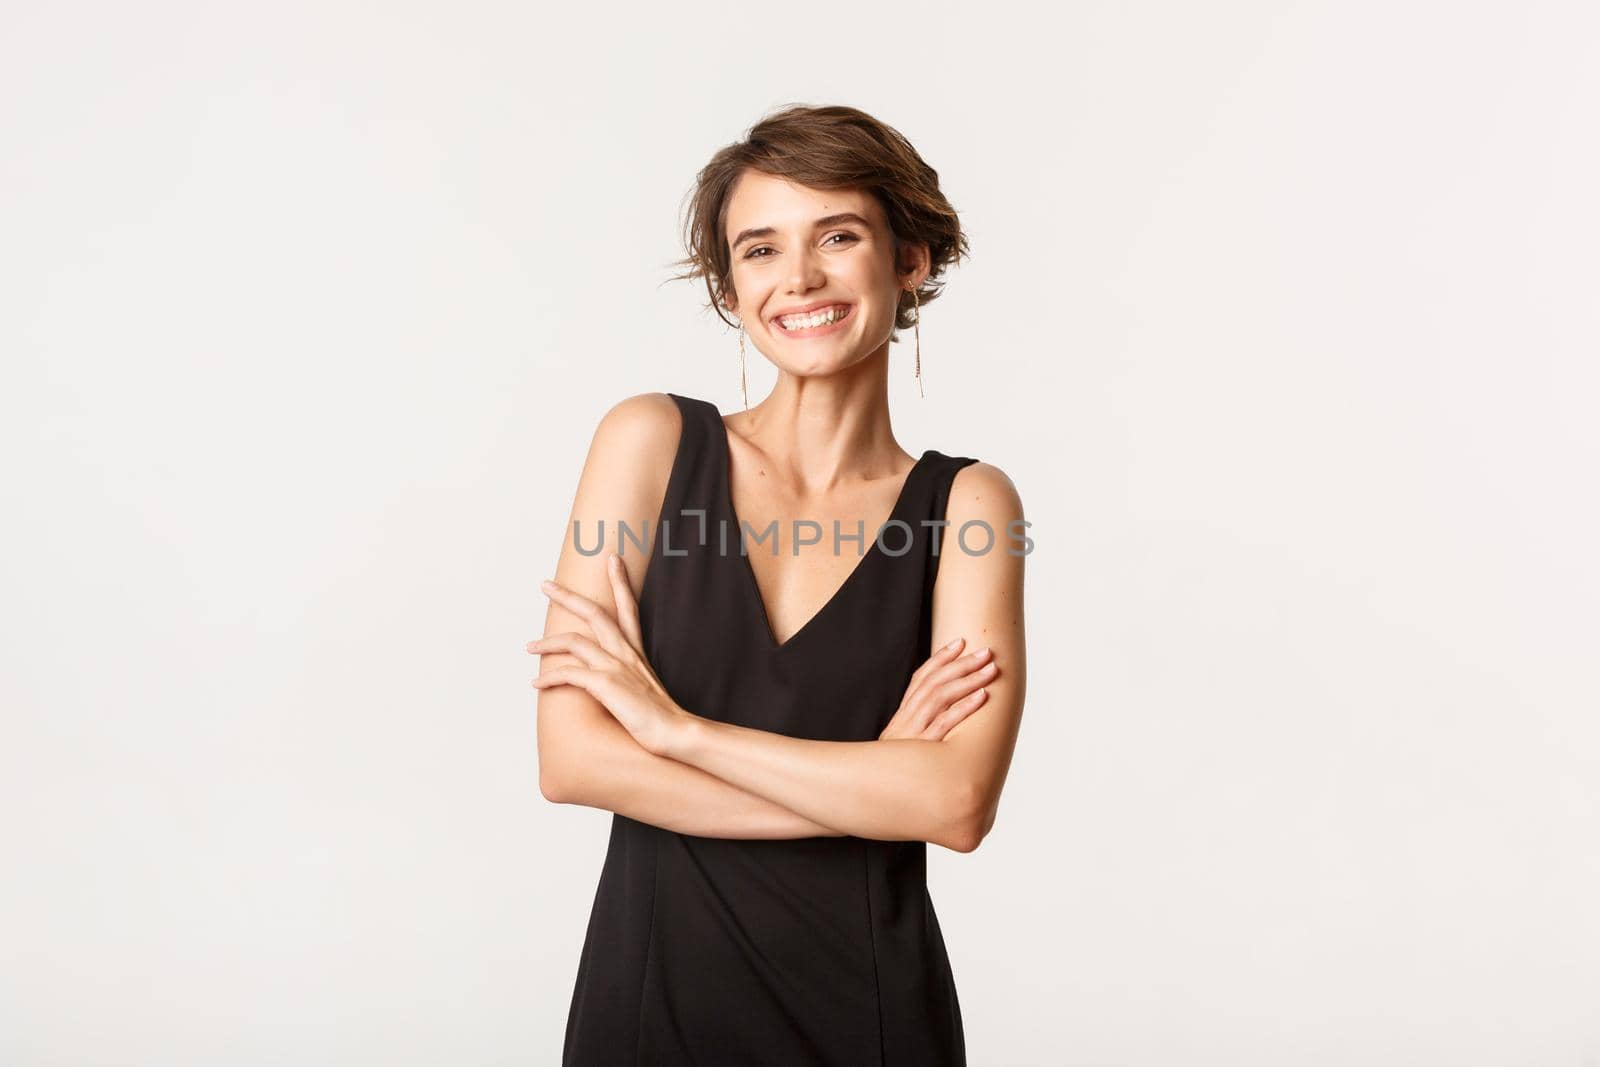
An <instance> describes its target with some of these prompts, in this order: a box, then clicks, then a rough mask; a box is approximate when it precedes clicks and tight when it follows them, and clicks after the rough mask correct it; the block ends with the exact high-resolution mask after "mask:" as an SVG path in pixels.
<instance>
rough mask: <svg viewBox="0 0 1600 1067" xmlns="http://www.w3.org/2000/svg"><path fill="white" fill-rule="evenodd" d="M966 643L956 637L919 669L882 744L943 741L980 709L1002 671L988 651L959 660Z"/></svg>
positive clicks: (881, 739) (912, 677)
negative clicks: (903, 740) (987, 684)
mask: <svg viewBox="0 0 1600 1067" xmlns="http://www.w3.org/2000/svg"><path fill="white" fill-rule="evenodd" d="M965 642H966V638H964V637H958V638H956V639H955V640H954V641H953V642H951V643H950V644H948V645H946V646H944V647H943V648H941V649H939V651H937V652H935V653H934V654H933V655H931V656H929V657H928V660H927V662H926V663H924V664H923V665H922V666H920V667H918V668H917V671H916V673H915V674H913V675H912V676H911V684H910V685H908V686H907V687H906V695H905V697H904V698H903V699H902V700H901V701H900V708H899V710H897V711H896V712H895V713H894V718H892V719H890V720H889V725H888V726H886V727H884V728H883V733H881V734H879V735H878V740H879V741H888V740H891V739H897V738H898V739H906V738H910V739H914V740H921V741H943V740H944V735H945V734H947V733H949V732H950V731H951V730H952V729H954V728H955V725H956V723H958V722H960V721H961V720H962V719H965V718H966V717H967V716H968V715H971V714H972V713H973V712H975V711H977V710H978V707H979V705H981V704H982V703H983V702H984V700H985V699H986V698H987V697H988V695H989V691H988V690H987V689H984V688H983V685H984V683H986V682H992V681H994V678H995V675H996V674H997V673H999V668H998V667H996V666H995V665H994V653H993V652H991V651H990V650H989V649H987V648H985V649H982V650H980V651H978V652H973V653H971V654H969V655H966V656H959V658H958V654H959V653H960V651H961V646H962V645H963V644H964V643H965Z"/></svg>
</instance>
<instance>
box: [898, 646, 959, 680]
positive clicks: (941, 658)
mask: <svg viewBox="0 0 1600 1067" xmlns="http://www.w3.org/2000/svg"><path fill="white" fill-rule="evenodd" d="M965 640H966V638H965V637H958V638H956V639H955V640H954V641H951V642H950V643H949V644H948V645H941V646H940V647H939V650H938V651H937V652H935V653H934V654H933V655H931V656H929V657H928V658H927V659H926V660H924V661H923V663H922V666H920V667H918V668H917V669H916V670H915V671H913V672H912V674H911V681H910V683H909V684H908V685H907V687H906V688H908V689H915V688H916V687H917V686H918V685H919V684H920V683H921V682H922V680H923V679H924V678H926V677H927V676H928V675H929V674H931V673H933V672H934V671H935V670H938V669H939V668H940V667H942V666H944V665H945V664H946V663H949V662H950V661H951V660H952V659H954V658H955V655H956V653H957V652H959V651H960V650H961V644H962V642H964V641H965Z"/></svg>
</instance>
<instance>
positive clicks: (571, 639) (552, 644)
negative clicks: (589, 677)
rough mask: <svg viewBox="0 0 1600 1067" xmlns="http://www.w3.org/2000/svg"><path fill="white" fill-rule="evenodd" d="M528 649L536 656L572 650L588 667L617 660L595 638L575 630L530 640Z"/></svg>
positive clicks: (604, 664) (596, 666) (603, 665)
mask: <svg viewBox="0 0 1600 1067" xmlns="http://www.w3.org/2000/svg"><path fill="white" fill-rule="evenodd" d="M528 651H529V652H532V653H533V654H534V655H536V656H546V655H549V654H550V653H552V652H570V653H571V654H572V655H574V656H577V657H578V658H579V659H581V660H582V661H583V663H584V666H586V667H595V668H600V667H605V666H607V665H608V664H611V663H614V662H615V661H616V657H615V656H613V655H612V654H611V653H609V652H607V651H606V650H605V649H603V648H601V647H600V646H599V645H598V644H596V643H595V640H594V638H592V637H590V636H589V635H588V634H580V633H577V632H576V631H573V630H568V631H566V632H564V633H559V634H551V635H550V636H549V637H541V638H539V640H537V641H529V642H528Z"/></svg>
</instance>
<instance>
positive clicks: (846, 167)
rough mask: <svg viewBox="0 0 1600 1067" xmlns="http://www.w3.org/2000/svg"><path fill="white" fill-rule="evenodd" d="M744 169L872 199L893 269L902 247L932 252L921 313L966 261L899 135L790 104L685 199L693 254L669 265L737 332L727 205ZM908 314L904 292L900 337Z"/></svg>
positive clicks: (720, 157)
mask: <svg viewBox="0 0 1600 1067" xmlns="http://www.w3.org/2000/svg"><path fill="white" fill-rule="evenodd" d="M746 168H752V169H754V170H758V171H761V172H762V173H765V174H771V175H773V176H775V177H779V178H787V179H788V180H790V181H792V182H796V183H798V184H800V185H806V186H810V187H812V188H815V189H860V190H864V191H866V192H868V193H870V194H871V195H872V196H873V197H874V198H875V199H876V200H877V201H878V203H879V204H881V205H882V207H883V213H884V216H885V217H886V218H887V219H888V220H889V231H890V233H891V234H892V235H893V238H894V262H895V269H896V270H898V269H899V265H900V249H901V247H902V246H904V245H906V244H913V245H915V244H923V243H926V244H927V246H928V251H929V254H930V258H929V270H928V276H927V277H926V278H925V279H923V282H922V285H921V286H920V287H918V289H917V296H916V303H917V304H920V305H921V306H924V307H926V306H927V305H928V304H931V303H932V302H933V301H935V300H937V299H938V298H939V294H940V292H941V291H942V290H943V288H944V282H942V281H941V280H940V276H941V275H942V274H943V273H944V271H945V269H946V268H947V267H950V266H953V265H955V264H957V263H959V262H960V260H961V259H963V258H970V256H971V250H970V249H969V248H968V245H967V236H966V234H964V233H963V232H962V231H961V220H960V219H959V218H958V217H957V216H956V210H955V208H954V207H952V206H951V204H950V201H949V200H948V199H946V198H945V195H944V193H943V192H941V191H940V189H939V172H938V171H936V170H934V169H933V168H932V167H930V166H928V164H927V163H926V162H925V161H924V160H923V158H922V157H921V156H920V155H918V154H917V150H916V149H915V148H913V147H912V146H911V142H910V141H908V140H906V138H905V137H904V136H903V135H902V134H901V133H900V132H899V131H898V130H896V129H894V128H893V127H892V126H888V125H886V124H885V123H882V122H880V121H878V120H877V119H875V118H873V117H872V116H871V115H868V114H867V113H866V112H864V111H860V110H858V109H856V108H853V107H844V106H826V107H811V106H807V105H803V104H791V105H787V106H785V107H783V108H781V109H779V110H777V111H774V112H770V113H768V114H767V115H766V116H765V117H763V118H762V119H761V121H760V122H757V123H756V124H755V125H754V126H752V127H750V129H749V130H748V131H747V132H746V133H745V135H744V138H743V139H742V140H739V141H736V142H734V143H733V144H730V145H727V146H725V147H724V148H722V149H720V150H718V152H717V153H716V155H714V156H712V157H711V161H710V162H709V163H707V164H706V165H705V166H704V167H702V168H701V170H700V173H699V175H698V176H697V177H696V179H695V183H694V187H693V188H692V189H691V190H690V191H689V194H688V195H687V197H686V198H685V199H686V200H687V201H688V210H687V211H686V213H685V214H684V219H683V243H684V246H685V248H686V249H687V251H688V253H689V254H688V255H687V256H685V257H684V258H682V259H679V260H675V261H674V264H673V265H674V266H679V267H684V268H686V269H685V270H684V272H683V273H681V274H676V275H674V276H673V277H672V278H671V279H670V280H672V281H680V280H684V279H692V278H703V279H704V280H705V285H706V292H707V294H708V295H709V297H710V305H709V306H710V308H711V310H712V311H714V312H716V315H717V317H718V318H720V319H722V321H723V322H725V323H727V324H728V325H729V326H733V325H735V324H734V323H732V322H729V321H728V319H727V317H726V316H724V315H723V313H722V309H723V296H724V295H725V294H726V292H727V289H728V285H729V276H730V274H731V272H732V251H731V250H730V249H729V248H728V233H727V214H728V200H729V198H730V194H731V193H732V191H733V187H734V185H735V184H736V183H737V182H738V180H739V176H740V175H741V174H742V173H743V172H744V171H745V169H746ZM913 306H915V305H914V303H913V300H912V295H911V291H910V290H903V291H902V292H901V293H900V301H899V306H898V308H897V309H896V311H895V329H896V330H909V329H910V328H911V325H912V323H913V322H914V321H915V318H914V316H913V315H912V308H913Z"/></svg>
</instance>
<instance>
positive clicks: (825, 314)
mask: <svg viewBox="0 0 1600 1067" xmlns="http://www.w3.org/2000/svg"><path fill="white" fill-rule="evenodd" d="M845 310H846V309H845V308H842V307H838V306H835V307H831V308H828V309H827V310H826V311H822V312H818V313H817V314H815V315H801V316H798V317H796V318H780V319H779V320H778V325H780V326H782V327H783V328H784V329H785V330H809V329H811V328H812V327H814V326H825V325H827V324H828V323H831V322H837V321H839V319H841V318H843V317H844V313H845Z"/></svg>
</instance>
